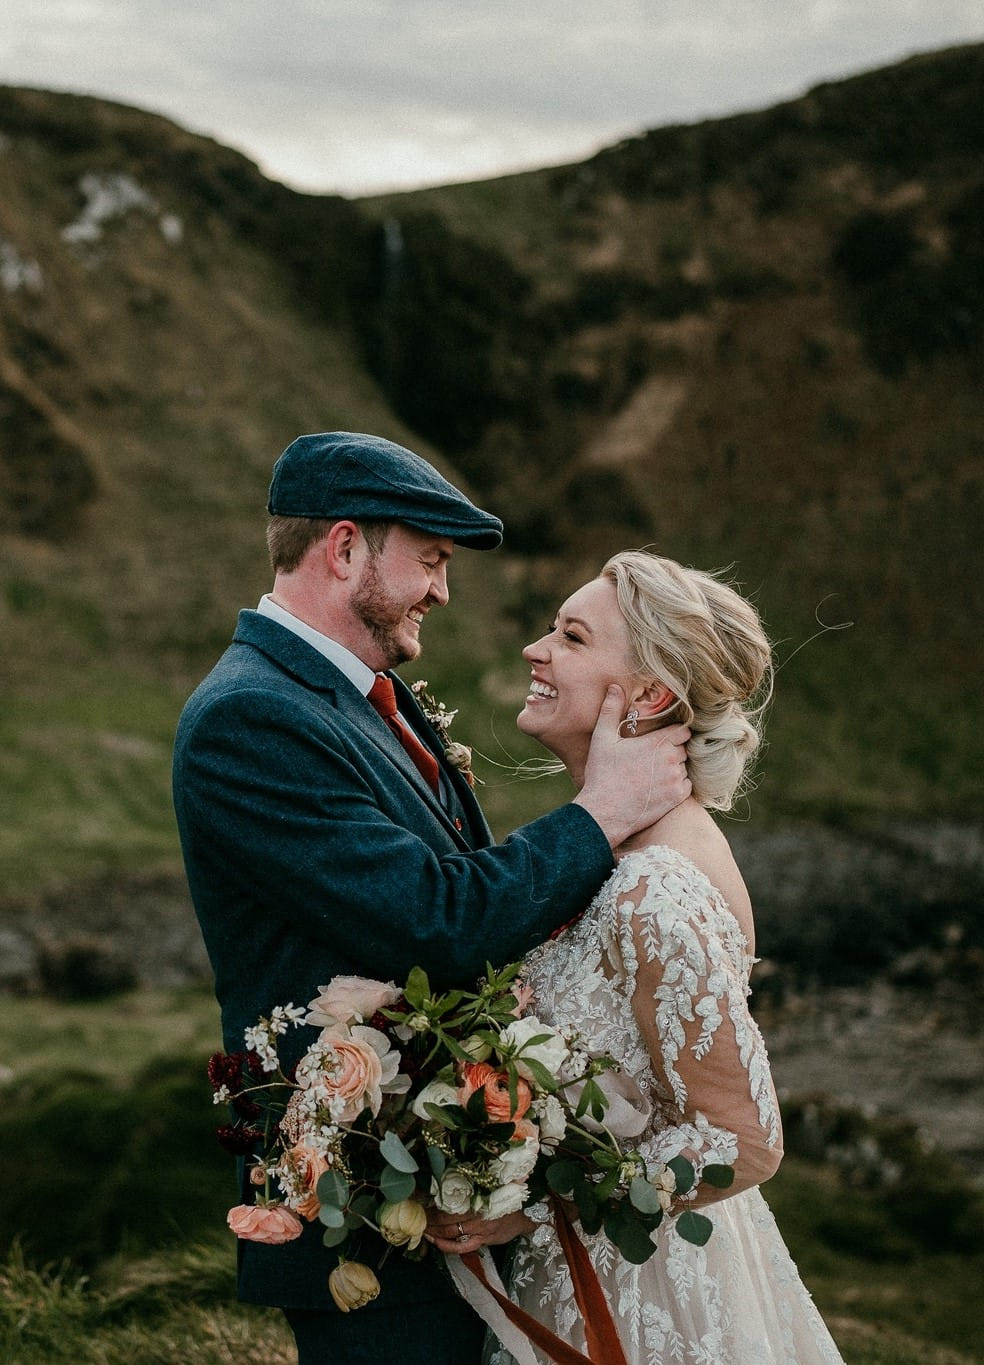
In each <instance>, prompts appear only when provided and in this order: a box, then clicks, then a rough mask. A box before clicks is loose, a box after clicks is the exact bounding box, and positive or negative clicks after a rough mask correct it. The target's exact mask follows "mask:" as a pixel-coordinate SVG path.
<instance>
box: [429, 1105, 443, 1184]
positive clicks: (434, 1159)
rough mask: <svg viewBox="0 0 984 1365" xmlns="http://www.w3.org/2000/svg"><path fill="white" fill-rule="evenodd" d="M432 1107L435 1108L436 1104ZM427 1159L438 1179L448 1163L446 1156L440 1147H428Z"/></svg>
mask: <svg viewBox="0 0 984 1365" xmlns="http://www.w3.org/2000/svg"><path fill="white" fill-rule="evenodd" d="M434 1107H435V1108H437V1106H436V1105H435V1106H434ZM427 1160H428V1162H429V1163H430V1168H431V1171H432V1172H433V1174H434V1175H436V1176H437V1178H438V1180H440V1178H441V1176H442V1175H443V1174H444V1171H445V1168H446V1167H447V1164H448V1159H447V1157H446V1156H445V1155H444V1153H443V1152H442V1151H441V1149H440V1147H428V1148H427Z"/></svg>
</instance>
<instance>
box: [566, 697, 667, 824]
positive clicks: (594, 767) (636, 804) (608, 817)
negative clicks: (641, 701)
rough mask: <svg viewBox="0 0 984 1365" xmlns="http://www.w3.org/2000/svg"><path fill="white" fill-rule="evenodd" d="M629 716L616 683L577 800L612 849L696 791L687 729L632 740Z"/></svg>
mask: <svg viewBox="0 0 984 1365" xmlns="http://www.w3.org/2000/svg"><path fill="white" fill-rule="evenodd" d="M624 714H625V694H624V693H623V691H622V689H621V688H620V687H618V686H615V685H612V686H611V687H609V689H608V694H607V696H606V697H605V701H604V704H603V705H602V708H601V713H600V715H599V716H598V723H597V725H596V726H595V728H594V734H593V735H592V737H591V747H590V749H589V750H588V757H587V762H586V763H585V766H584V785H583V786H582V788H581V790H580V792H579V793H578V795H577V796H576V797H575V798H574V804H575V805H578V806H583V807H584V809H585V810H586V811H587V812H588V814H589V815H591V816H593V817H594V819H595V820H596V821H597V822H598V824H599V825H600V826H601V828H602V830H603V831H604V833H605V836H606V837H607V839H608V842H609V843H610V844H611V846H612V848H617V847H618V845H619V844H621V843H624V841H625V840H626V839H628V838H629V837H630V835H633V834H638V832H639V831H640V830H643V829H648V828H649V826H650V825H654V824H655V823H656V821H657V820H661V819H662V818H663V816H664V815H666V813H667V812H668V811H671V810H673V808H674V807H675V806H679V804H680V802H681V801H686V799H687V797H688V796H689V795H690V793H691V785H690V778H689V777H688V776H687V766H686V765H687V750H686V745H687V741H688V740H689V739H690V730H689V729H688V728H687V726H686V725H668V726H667V727H666V728H665V729H663V730H655V731H653V732H652V733H651V734H648V735H634V736H631V737H629V736H626V735H624V734H623V733H622V732H621V730H620V726H621V722H622V718H623V716H624Z"/></svg>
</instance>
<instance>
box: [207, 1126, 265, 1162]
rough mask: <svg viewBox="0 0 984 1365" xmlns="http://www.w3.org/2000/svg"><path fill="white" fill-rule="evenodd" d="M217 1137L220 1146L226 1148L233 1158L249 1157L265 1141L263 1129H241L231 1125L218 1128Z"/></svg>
mask: <svg viewBox="0 0 984 1365" xmlns="http://www.w3.org/2000/svg"><path fill="white" fill-rule="evenodd" d="M215 1136H216V1137H217V1138H218V1140H219V1146H220V1147H224V1148H225V1150H226V1151H227V1152H231V1153H232V1154H233V1156H247V1155H248V1154H249V1153H250V1152H251V1151H252V1150H253V1148H254V1147H255V1146H256V1144H257V1143H258V1142H262V1141H263V1131H262V1129H260V1128H246V1127H240V1126H239V1125H238V1124H231V1123H230V1124H225V1125H224V1126H223V1127H221V1128H217V1129H216V1132H215Z"/></svg>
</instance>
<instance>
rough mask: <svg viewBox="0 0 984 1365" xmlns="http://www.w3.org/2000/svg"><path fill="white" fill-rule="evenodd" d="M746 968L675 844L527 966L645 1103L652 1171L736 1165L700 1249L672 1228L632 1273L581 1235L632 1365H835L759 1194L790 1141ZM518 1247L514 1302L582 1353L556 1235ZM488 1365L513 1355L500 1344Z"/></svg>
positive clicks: (646, 855) (539, 991)
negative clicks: (673, 1165) (682, 1160)
mask: <svg viewBox="0 0 984 1365" xmlns="http://www.w3.org/2000/svg"><path fill="white" fill-rule="evenodd" d="M753 960H754V959H753V958H752V957H751V956H750V954H749V952H748V946H747V944H746V941H745V938H744V936H743V934H742V932H741V930H740V928H739V926H738V922H737V920H736V919H735V917H734V915H732V913H731V911H730V910H729V909H728V906H727V905H726V904H725V901H724V899H723V897H722V896H721V894H720V893H719V892H718V891H717V890H716V889H715V888H714V887H713V886H712V885H711V884H710V882H709V881H708V880H707V878H706V877H705V876H704V874H703V873H702V872H700V871H699V869H698V868H697V867H695V866H694V864H693V863H692V862H690V860H689V859H687V858H686V857H684V856H683V855H682V854H681V853H678V852H677V851H675V850H673V849H670V848H666V847H651V848H647V849H644V850H641V851H638V852H634V853H630V854H628V855H627V856H626V857H625V858H623V860H622V861H621V862H620V863H619V865H618V867H617V869H616V870H615V872H614V873H613V874H612V876H611V877H610V878H609V880H608V882H607V883H606V884H605V886H604V887H603V888H602V890H601V891H600V892H599V894H598V896H597V897H596V898H595V900H594V902H593V903H592V905H591V907H590V909H589V910H588V911H587V913H586V914H585V915H584V916H583V917H582V918H581V919H580V920H579V921H578V922H577V923H576V924H575V925H573V926H572V927H571V928H570V929H568V930H567V931H566V932H565V933H563V934H562V935H561V936H560V937H559V938H557V939H555V940H553V941H552V942H549V943H546V944H544V945H543V946H542V947H540V948H538V949H537V950H536V951H535V952H534V953H532V954H531V955H530V957H529V958H528V959H527V967H528V971H527V980H528V981H529V983H530V985H532V987H533V988H534V991H535V1009H536V1013H537V1015H538V1016H539V1018H541V1019H542V1020H543V1021H544V1022H545V1023H550V1024H551V1025H553V1026H554V1027H557V1028H566V1027H568V1026H573V1027H575V1028H576V1029H577V1030H578V1031H579V1032H580V1035H581V1038H582V1041H584V1042H586V1044H587V1046H588V1047H589V1049H590V1048H592V1047H593V1048H595V1049H596V1050H598V1051H606V1052H610V1053H612V1054H613V1055H614V1056H615V1057H617V1058H618V1059H619V1061H620V1062H621V1064H622V1066H623V1068H624V1070H625V1072H627V1073H628V1074H629V1075H630V1076H633V1077H634V1078H635V1079H636V1081H637V1082H638V1083H639V1085H640V1087H641V1088H642V1090H643V1092H644V1094H645V1095H646V1097H647V1099H648V1100H649V1102H650V1103H651V1104H652V1115H651V1118H650V1119H649V1122H648V1124H647V1126H646V1128H645V1130H644V1132H643V1133H642V1135H641V1137H639V1138H637V1139H634V1140H633V1145H637V1146H639V1147H640V1148H641V1150H642V1151H643V1153H644V1155H645V1156H646V1157H647V1158H648V1159H651V1160H652V1161H653V1162H659V1161H664V1160H667V1159H668V1158H670V1157H672V1156H675V1155H677V1154H680V1153H683V1154H684V1155H686V1156H688V1157H689V1158H690V1159H691V1160H692V1161H694V1164H695V1166H696V1167H697V1169H698V1171H699V1169H700V1167H701V1166H702V1165H703V1164H704V1163H707V1162H722V1161H723V1162H727V1163H729V1164H731V1165H733V1166H734V1168H735V1173H736V1179H735V1183H734V1185H733V1186H732V1187H731V1190H729V1191H728V1192H727V1195H726V1197H723V1198H722V1197H721V1195H722V1192H720V1191H710V1198H711V1199H712V1200H715V1201H716V1202H706V1203H702V1202H701V1200H700V1199H698V1206H699V1207H701V1210H702V1212H703V1213H705V1214H706V1215H707V1216H708V1217H709V1218H710V1219H711V1220H712V1222H713V1224H714V1231H713V1233H712V1235H711V1238H710V1240H709V1242H708V1243H707V1244H706V1245H705V1246H704V1247H696V1246H693V1245H691V1244H690V1243H688V1242H685V1241H684V1240H683V1239H682V1238H681V1237H680V1236H678V1235H677V1234H676V1233H675V1232H674V1231H673V1229H672V1224H671V1225H670V1226H669V1228H668V1227H667V1224H666V1223H665V1222H664V1224H663V1225H662V1226H661V1227H660V1229H659V1230H658V1232H657V1233H656V1237H657V1241H658V1250H657V1252H656V1254H655V1255H654V1256H653V1257H652V1258H651V1259H650V1260H649V1261H647V1262H646V1263H645V1265H642V1266H635V1265H631V1264H629V1263H628V1262H627V1261H624V1260H623V1259H622V1258H621V1257H620V1256H619V1255H618V1253H617V1252H616V1251H615V1249H614V1248H613V1246H612V1244H611V1243H610V1242H608V1241H607V1239H606V1238H605V1237H604V1235H603V1234H599V1235H597V1236H594V1237H589V1236H585V1237H584V1238H583V1240H584V1242H585V1245H586V1246H587V1248H588V1252H589V1254H590V1256H591V1260H592V1262H593V1264H594V1267H595V1269H596V1271H597V1273H598V1276H599V1279H600V1281H601V1284H602V1286H603V1288H604V1290H605V1292H606V1295H607V1298H608V1301H609V1304H610V1307H611V1311H612V1315H613V1317H614V1319H615V1322H616V1323H617V1325H618V1329H619V1335H620V1337H621V1339H622V1342H623V1345H624V1348H625V1354H626V1358H627V1360H628V1361H629V1365H814V1363H815V1362H823V1363H824V1365H829V1363H830V1362H841V1356H840V1354H839V1353H838V1351H837V1348H836V1346H835V1345H834V1342H833V1340H832V1338H831V1336H830V1334H829V1332H828V1331H827V1328H826V1327H825V1326H824V1323H823V1320H822V1319H821V1317H820V1314H819V1313H818V1311H817V1309H816V1308H815V1307H814V1304H813V1301H812V1300H811V1298H810V1296H809V1294H808V1292H807V1290H806V1288H805V1287H804V1285H803V1283H802V1281H801V1280H800V1278H799V1275H798V1274H797V1271H796V1267H795V1265H794V1264H793V1262H792V1260H791V1258H790V1255H789V1252H788V1251H787V1249H786V1246H785V1244H784V1242H783V1240H782V1238H781V1236H780V1235H779V1231H778V1229H777V1227H776V1224H775V1220H774V1219H773V1217H772V1214H771V1213H770V1211H769V1208H768V1205H767V1204H766V1202H765V1200H764V1199H763V1198H762V1195H761V1194H760V1192H759V1190H758V1182H759V1181H760V1180H762V1179H766V1178H768V1176H769V1175H770V1174H771V1173H772V1172H773V1170H774V1169H775V1166H776V1164H777V1161H778V1156H779V1155H780V1154H781V1146H780V1143H781V1128H780V1122H779V1112H778V1108H777V1104H776V1098H775V1092H774V1089H773V1086H772V1079H771V1076H770V1072H769V1064H768V1059H767V1057H766V1053H765V1047H764V1044H763V1042H762V1037H761V1034H760V1033H759V1030H758V1027H757V1025H756V1024H755V1022H754V1020H753V1019H752V1017H751V1015H750V1014H749V1012H748V1005H747V996H748V976H749V971H750V969H751V966H752V962H753ZM653 1058H655V1059H656V1060H655V1062H654V1061H653V1060H652V1059H653ZM735 1191H737V1192H735ZM516 1246H517V1251H516V1255H515V1258H514V1262H513V1265H512V1270H511V1274H510V1285H509V1288H510V1296H511V1297H512V1298H513V1299H514V1300H515V1301H516V1302H517V1303H519V1304H520V1305H521V1306H522V1307H523V1308H525V1309H526V1310H527V1311H528V1312H530V1313H532V1314H533V1315H534V1316H535V1317H538V1318H539V1319H540V1320H541V1321H542V1322H543V1323H544V1324H545V1325H546V1326H548V1327H549V1328H551V1330H552V1331H554V1332H555V1333H556V1334H557V1335H558V1336H560V1337H562V1338H564V1339H565V1340H567V1341H568V1342H570V1343H571V1344H572V1345H574V1346H576V1347H578V1349H580V1350H581V1351H582V1352H583V1351H585V1342H584V1332H583V1330H582V1325H581V1320H580V1314H579V1312H578V1309H577V1305H576V1303H575V1301H574V1294H573V1286H572V1284H571V1278H570V1274H569V1272H568V1269H567V1262H566V1260H565V1258H564V1255H563V1252H562V1251H561V1248H560V1245H559V1243H558V1241H557V1239H556V1236H555V1235H554V1231H553V1226H552V1224H551V1223H544V1224H543V1225H542V1226H540V1227H538V1228H537V1229H536V1231H535V1232H534V1233H533V1234H531V1235H530V1236H529V1237H528V1238H521V1239H519V1241H518V1242H517V1244H516ZM536 1358H537V1359H543V1357H542V1356H540V1355H537V1356H536ZM489 1359H490V1361H491V1365H509V1362H511V1361H512V1359H513V1358H512V1356H510V1355H509V1353H508V1352H507V1351H506V1350H505V1348H503V1347H498V1346H497V1347H493V1348H492V1350H491V1354H490V1357H489Z"/></svg>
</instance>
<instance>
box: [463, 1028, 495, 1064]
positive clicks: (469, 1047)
mask: <svg viewBox="0 0 984 1365" xmlns="http://www.w3.org/2000/svg"><path fill="white" fill-rule="evenodd" d="M461 1047H462V1050H463V1051H464V1052H467V1053H468V1056H469V1057H470V1058H471V1060H472V1061H473V1062H487V1061H488V1059H489V1058H490V1057H491V1056H492V1049H491V1047H490V1046H489V1045H488V1043H487V1042H486V1041H485V1040H484V1038H479V1037H478V1036H477V1035H476V1034H474V1033H472V1034H470V1035H469V1036H468V1037H467V1038H465V1039H464V1040H463V1041H462V1044H461Z"/></svg>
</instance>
